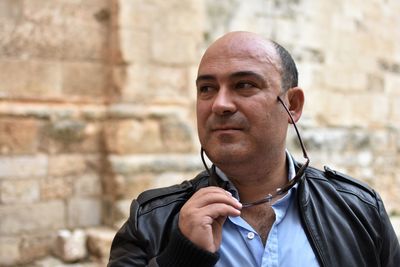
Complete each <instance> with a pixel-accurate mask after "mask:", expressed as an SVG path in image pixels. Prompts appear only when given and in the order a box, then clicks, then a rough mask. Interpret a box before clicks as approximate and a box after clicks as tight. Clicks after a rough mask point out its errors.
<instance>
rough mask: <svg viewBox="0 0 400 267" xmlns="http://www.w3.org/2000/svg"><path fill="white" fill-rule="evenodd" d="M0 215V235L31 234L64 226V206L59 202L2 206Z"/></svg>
mask: <svg viewBox="0 0 400 267" xmlns="http://www.w3.org/2000/svg"><path fill="white" fill-rule="evenodd" d="M27 211H29V212H27ZM0 214H2V219H1V220H0V234H7V235H12V234H14V235H15V234H23V233H32V232H35V231H40V230H51V229H57V228H61V227H64V226H65V206H64V203H63V202H62V201H59V200H55V201H49V202H41V203H35V204H29V205H27V204H25V205H21V204H19V205H2V206H0Z"/></svg>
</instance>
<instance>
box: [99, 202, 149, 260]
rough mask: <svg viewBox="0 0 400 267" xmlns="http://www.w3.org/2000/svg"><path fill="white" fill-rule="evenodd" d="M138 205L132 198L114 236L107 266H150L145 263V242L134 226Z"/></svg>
mask: <svg viewBox="0 0 400 267" xmlns="http://www.w3.org/2000/svg"><path fill="white" fill-rule="evenodd" d="M138 206H139V205H138V203H137V201H136V200H134V201H133V202H132V206H131V213H130V216H129V218H128V220H127V221H126V222H125V223H124V225H123V226H122V227H121V228H120V229H119V230H118V232H117V233H116V235H115V237H114V240H113V242H112V245H111V251H110V259H109V262H108V265H107V266H108V267H122V266H126V267H127V266H152V265H147V261H148V260H147V257H148V256H147V254H146V250H145V244H144V243H143V241H141V236H140V233H139V232H138V231H137V227H136V218H137V211H138ZM153 266H154V265H153Z"/></svg>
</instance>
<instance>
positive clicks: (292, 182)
mask: <svg viewBox="0 0 400 267" xmlns="http://www.w3.org/2000/svg"><path fill="white" fill-rule="evenodd" d="M277 100H278V102H280V103H281V104H282V106H283V107H284V108H285V110H286V112H287V113H288V115H289V118H290V121H291V122H292V124H293V127H294V129H295V131H296V134H297V137H298V139H299V142H300V146H301V149H302V152H303V157H304V158H305V159H306V162H305V163H304V164H303V165H302V166H301V167H300V169H299V170H298V171H297V173H296V175H295V176H294V177H293V178H292V179H291V180H290V181H289V182H288V183H287V184H286V185H285V186H283V187H281V188H277V189H276V190H275V192H274V193H270V194H268V195H267V196H266V197H265V198H263V199H260V200H256V201H253V202H246V203H242V208H248V207H252V206H256V205H260V204H263V203H268V202H271V201H272V200H273V199H274V198H276V197H278V196H281V195H283V194H285V193H286V192H288V191H289V190H290V189H291V188H292V187H293V186H295V185H296V184H297V183H298V182H299V181H300V179H301V177H302V176H303V174H304V171H305V170H306V168H307V167H308V165H309V163H310V159H309V157H308V155H307V151H306V148H305V146H304V143H303V139H301V136H300V133H299V130H298V129H297V126H296V123H295V121H294V119H293V117H292V114H290V111H289V109H288V107H287V106H286V104H285V102H283V100H282V98H281V97H280V96H278V97H277ZM203 152H204V150H203V148H201V159H202V161H203V164H204V167H205V168H206V170H207V172H208V174H209V175H210V176H211V172H210V169H209V168H208V167H207V164H206V163H205V160H204V156H203Z"/></svg>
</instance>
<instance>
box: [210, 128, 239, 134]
mask: <svg viewBox="0 0 400 267" xmlns="http://www.w3.org/2000/svg"><path fill="white" fill-rule="evenodd" d="M242 130H243V129H242V128H240V127H231V126H222V127H214V128H211V131H212V132H225V133H227V132H235V131H242Z"/></svg>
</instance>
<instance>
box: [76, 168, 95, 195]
mask: <svg viewBox="0 0 400 267" xmlns="http://www.w3.org/2000/svg"><path fill="white" fill-rule="evenodd" d="M101 185H102V182H101V179H100V177H99V175H97V174H94V173H86V174H83V175H79V176H78V177H76V178H75V181H74V189H73V190H74V193H75V195H76V196H98V197H99V196H101V194H102V190H101Z"/></svg>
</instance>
